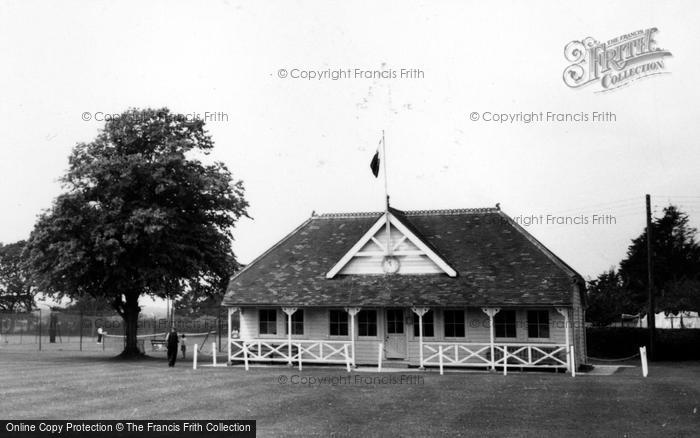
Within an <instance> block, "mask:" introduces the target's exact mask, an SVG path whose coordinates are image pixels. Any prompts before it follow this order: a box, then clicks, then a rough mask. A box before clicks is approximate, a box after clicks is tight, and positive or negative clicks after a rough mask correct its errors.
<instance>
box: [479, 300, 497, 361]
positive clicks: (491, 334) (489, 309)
mask: <svg viewBox="0 0 700 438" xmlns="http://www.w3.org/2000/svg"><path fill="white" fill-rule="evenodd" d="M481 310H482V311H483V312H484V313H486V314H487V315H488V316H489V340H490V343H491V371H496V355H495V353H496V351H495V344H496V342H495V334H494V328H493V317H494V316H496V314H497V313H498V312H500V311H501V309H500V308H498V307H482V308H481Z"/></svg>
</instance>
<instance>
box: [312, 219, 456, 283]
mask: <svg viewBox="0 0 700 438" xmlns="http://www.w3.org/2000/svg"><path fill="white" fill-rule="evenodd" d="M387 218H388V221H389V226H387ZM387 256H391V257H393V258H395V259H396V260H397V261H398V264H399V267H398V271H397V272H396V274H399V275H401V274H403V275H413V274H447V275H449V276H450V277H456V276H457V272H456V271H455V270H454V269H453V268H452V267H451V266H450V265H449V264H448V263H447V262H446V261H445V260H444V259H442V258H441V257H440V256H439V255H437V254H436V253H435V251H433V250H432V249H430V246H429V245H427V244H426V243H425V242H423V241H422V240H421V239H420V238H419V237H418V236H416V235H415V234H414V233H413V232H412V231H411V230H410V229H409V228H408V227H406V226H405V225H404V224H403V223H402V222H401V221H400V220H399V219H397V218H396V217H395V216H394V215H393V214H391V213H385V214H384V215H382V217H380V218H379V219H378V220H377V222H375V223H374V225H372V227H371V228H370V229H369V230H368V231H367V233H365V235H364V236H362V238H361V239H360V240H358V241H357V243H356V244H355V245H354V246H353V247H352V248H351V249H350V251H348V252H347V253H346V254H345V255H344V256H343V257H342V258H341V259H340V260H339V261H338V263H336V264H335V266H333V268H332V269H331V270H330V271H328V273H327V274H326V278H334V277H335V276H336V275H347V274H355V275H371V274H384V273H386V272H385V270H384V268H383V261H384V259H385V258H386V257H387Z"/></svg>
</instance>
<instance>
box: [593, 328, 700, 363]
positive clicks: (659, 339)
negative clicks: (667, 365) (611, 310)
mask: <svg viewBox="0 0 700 438" xmlns="http://www.w3.org/2000/svg"><path fill="white" fill-rule="evenodd" d="M586 344H587V347H588V356H589V357H598V358H603V359H617V358H623V357H628V356H632V355H634V354H635V353H638V352H639V347H641V346H646V347H647V349H648V348H649V345H648V344H649V332H648V331H647V329H643V328H632V327H590V328H587V329H586ZM698 359H700V329H657V330H656V360H698Z"/></svg>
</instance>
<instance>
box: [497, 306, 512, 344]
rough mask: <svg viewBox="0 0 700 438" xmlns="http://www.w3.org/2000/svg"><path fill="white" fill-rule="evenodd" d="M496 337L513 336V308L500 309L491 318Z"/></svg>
mask: <svg viewBox="0 0 700 438" xmlns="http://www.w3.org/2000/svg"><path fill="white" fill-rule="evenodd" d="M493 325H494V328H495V329H496V337H497V338H515V337H516V336H517V335H516V324H515V310H501V311H500V312H498V313H497V314H496V316H495V317H494V319H493Z"/></svg>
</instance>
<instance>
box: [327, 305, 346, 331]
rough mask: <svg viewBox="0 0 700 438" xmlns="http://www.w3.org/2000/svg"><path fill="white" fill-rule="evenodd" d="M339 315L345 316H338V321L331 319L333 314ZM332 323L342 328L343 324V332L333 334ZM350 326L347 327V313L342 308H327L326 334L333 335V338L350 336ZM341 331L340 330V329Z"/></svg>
mask: <svg viewBox="0 0 700 438" xmlns="http://www.w3.org/2000/svg"><path fill="white" fill-rule="evenodd" d="M336 312H337V314H339V315H343V316H345V318H340V320H339V321H336V322H334V321H333V314H334V313H336ZM334 325H335V326H336V327H337V328H342V327H343V326H345V334H333V327H334ZM349 329H350V327H349V322H348V313H347V312H346V311H344V310H339V309H329V310H328V336H331V337H334V338H344V337H348V336H350V330H349ZM341 332H342V330H341Z"/></svg>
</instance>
